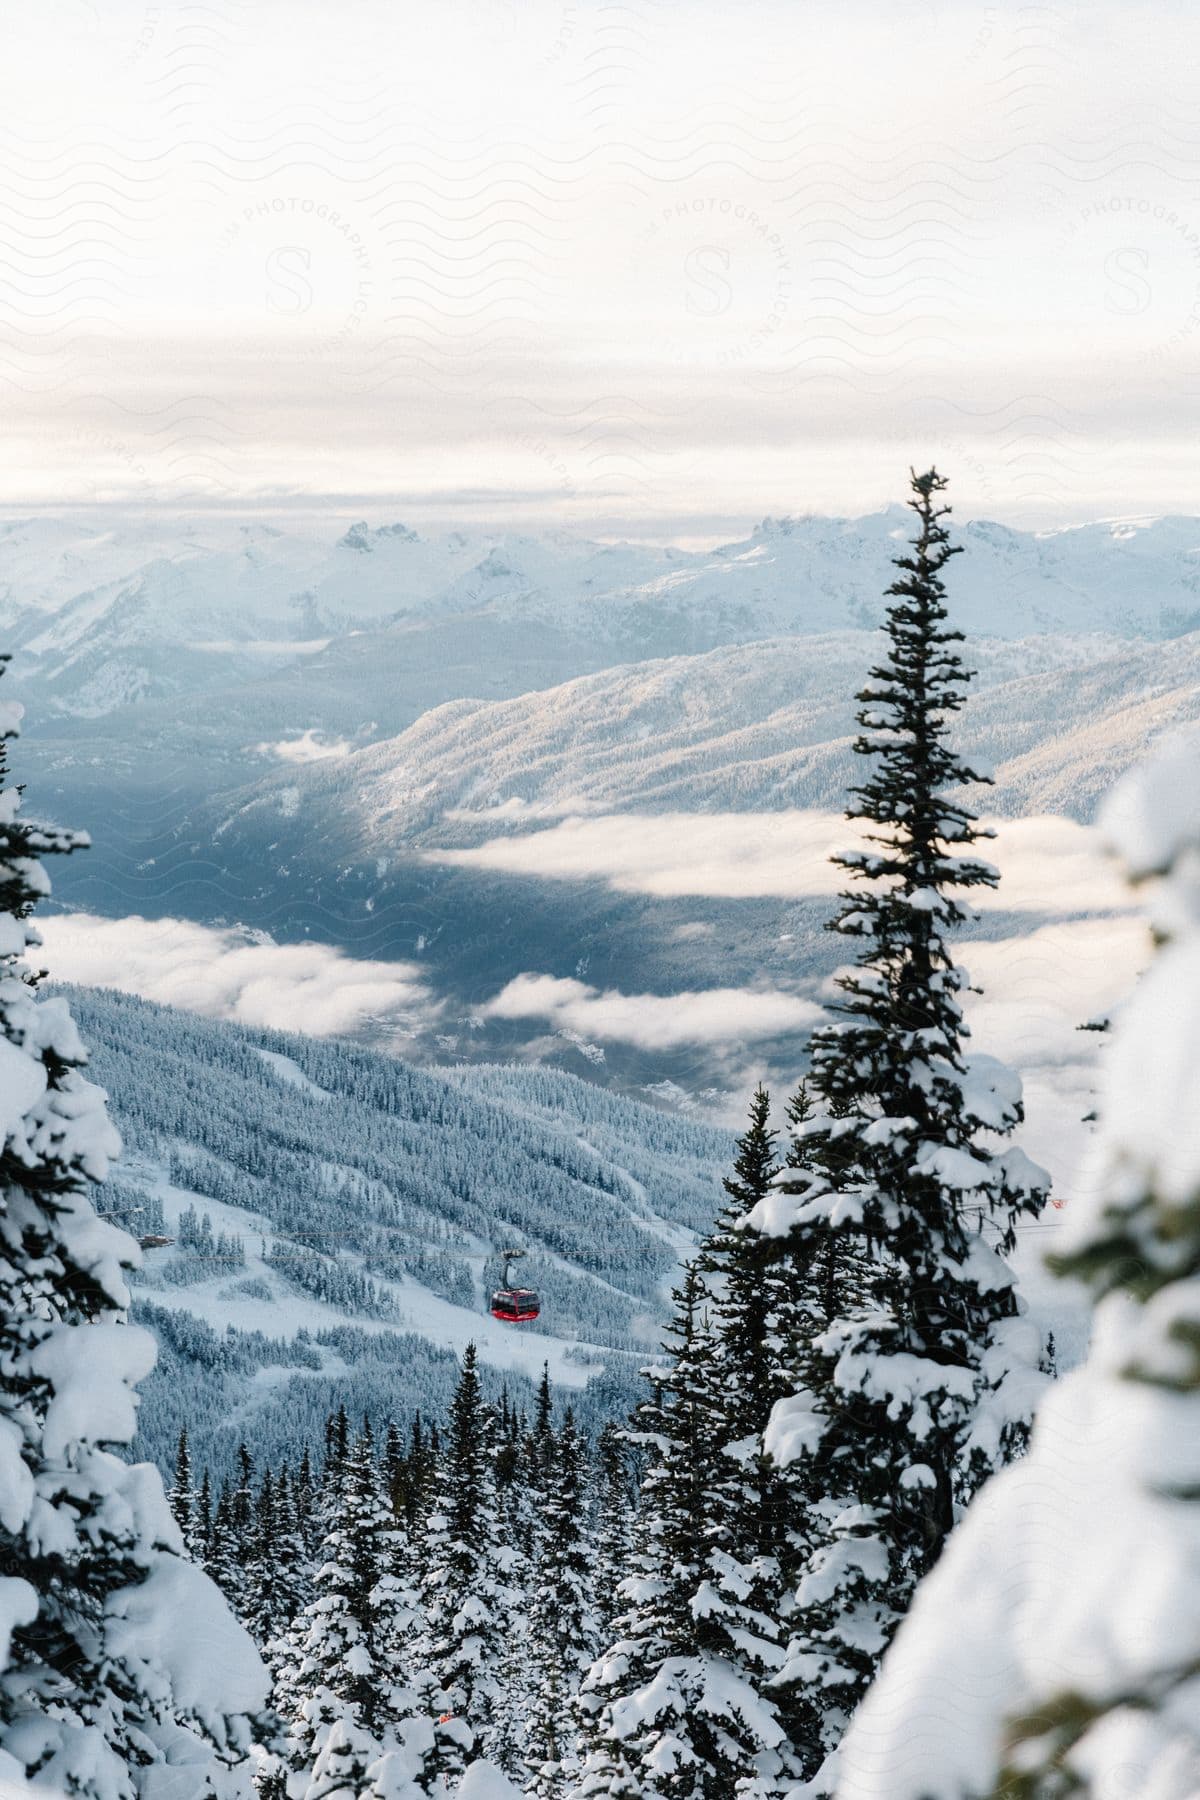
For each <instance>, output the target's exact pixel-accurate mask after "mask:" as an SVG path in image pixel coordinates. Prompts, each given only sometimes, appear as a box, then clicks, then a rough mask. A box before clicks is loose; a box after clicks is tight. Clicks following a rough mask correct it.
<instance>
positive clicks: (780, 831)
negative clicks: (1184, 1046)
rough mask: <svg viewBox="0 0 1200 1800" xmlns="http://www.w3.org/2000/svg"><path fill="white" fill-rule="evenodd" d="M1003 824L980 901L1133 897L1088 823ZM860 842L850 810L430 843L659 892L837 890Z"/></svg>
mask: <svg viewBox="0 0 1200 1800" xmlns="http://www.w3.org/2000/svg"><path fill="white" fill-rule="evenodd" d="M993 823H994V825H995V829H996V831H997V834H998V835H997V837H996V839H995V840H994V842H992V843H990V844H984V845H981V846H980V850H981V854H982V855H983V857H984V858H985V860H987V861H990V862H993V863H995V864H996V866H997V867H998V868H999V870H1000V873H1001V885H1000V889H999V891H998V892H997V893H991V892H989V891H987V890H980V891H978V892H977V893H976V894H974V895H973V896H972V900H973V904H975V905H976V906H977V907H978V908H979V909H980V910H981V911H983V910H995V909H997V908H1004V909H1006V910H1018V911H1026V910H1029V911H1035V912H1039V913H1051V914H1053V913H1059V914H1069V913H1072V912H1080V911H1088V912H1097V911H1109V910H1112V911H1125V910H1127V909H1128V908H1129V906H1130V900H1129V894H1128V890H1127V889H1126V887H1125V885H1124V883H1123V882H1122V881H1121V880H1120V877H1119V876H1118V874H1117V872H1116V870H1115V868H1114V867H1113V865H1112V863H1111V861H1110V859H1109V858H1108V857H1107V855H1106V854H1105V852H1104V850H1103V847H1102V845H1101V842H1100V839H1099V836H1098V834H1097V833H1096V832H1095V831H1094V830H1093V829H1092V828H1091V827H1090V826H1086V825H1080V824H1078V823H1077V822H1076V821H1075V820H1073V819H1064V818H1058V817H1041V818H1031V819H1004V820H997V821H994V822H993ZM853 842H854V834H853V832H852V830H851V828H850V827H849V826H848V825H847V823H846V820H845V819H844V818H843V817H842V816H841V814H840V813H826V812H812V811H801V810H795V811H790V812H770V813H659V814H654V815H645V814H633V813H607V814H604V815H601V816H599V817H572V818H568V819H564V820H562V821H561V823H559V824H556V825H553V826H550V827H548V828H547V829H546V830H544V831H533V832H524V833H519V834H513V835H507V836H503V837H496V838H493V839H492V840H491V841H490V842H489V843H486V844H481V845H478V846H476V847H474V848H471V849H462V850H439V851H431V852H429V860H430V861H436V862H441V863H455V864H458V865H459V866H461V867H465V868H476V869H496V870H503V871H504V872H505V873H509V874H517V875H533V876H538V877H540V878H542V879H544V880H550V881H595V880H600V881H605V882H607V884H608V885H609V887H611V888H613V889H615V890H617V891H619V892H622V893H641V894H652V895H656V896H657V897H659V898H660V899H681V898H684V897H697V898H698V897H702V896H705V897H709V898H714V899H730V900H743V899H778V900H796V899H802V898H805V897H820V896H822V895H833V894H835V893H837V892H838V890H839V889H840V888H841V887H842V886H843V885H844V884H845V881H846V876H845V873H844V871H842V870H840V869H838V868H837V867H836V866H835V865H834V864H832V863H831V862H830V860H829V858H830V856H831V855H832V854H833V853H834V852H835V851H837V850H842V849H845V848H847V847H848V846H849V845H851V844H853Z"/></svg>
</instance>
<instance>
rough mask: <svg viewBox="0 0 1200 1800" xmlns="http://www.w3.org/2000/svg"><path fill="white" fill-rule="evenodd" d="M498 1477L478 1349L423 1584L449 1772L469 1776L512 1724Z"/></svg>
mask: <svg viewBox="0 0 1200 1800" xmlns="http://www.w3.org/2000/svg"><path fill="white" fill-rule="evenodd" d="M498 1548H499V1546H498V1544H497V1534H496V1495H495V1473H494V1465H493V1460H492V1443H491V1429H490V1420H489V1416H488V1409H487V1407H486V1406H485V1405H484V1401H483V1397H482V1394H481V1392H480V1386H479V1372H478V1365H477V1359H476V1352H475V1346H474V1344H468V1346H467V1348H466V1351H465V1352H464V1355H463V1364H462V1371H461V1373H460V1375H459V1379H458V1384H457V1386H456V1388H455V1392H454V1401H453V1404H452V1406H451V1409H450V1425H449V1430H448V1432H447V1435H446V1444H445V1450H444V1454H443V1458H442V1470H441V1476H440V1482H439V1489H438V1492H437V1495H436V1497H435V1499H434V1502H433V1507H432V1510H431V1512H430V1514H429V1519H428V1525H427V1530H426V1536H425V1549H424V1570H423V1576H422V1583H421V1600H422V1611H423V1613H424V1616H425V1633H426V1635H425V1639H424V1642H423V1645H422V1660H423V1663H424V1665H425V1667H426V1668H427V1669H428V1672H429V1675H430V1677H431V1679H432V1680H433V1681H434V1682H435V1683H436V1686H437V1688H438V1690H439V1691H440V1693H441V1694H442V1695H443V1696H444V1708H443V1710H444V1712H445V1713H446V1714H447V1715H448V1717H447V1718H446V1719H445V1720H444V1722H443V1728H442V1729H441V1730H440V1732H439V1738H438V1747H437V1757H438V1766H439V1769H440V1771H441V1772H442V1773H443V1774H445V1775H448V1776H455V1775H458V1774H461V1772H462V1769H463V1767H464V1765H465V1761H466V1755H467V1752H469V1751H470V1750H471V1748H472V1747H473V1746H474V1747H476V1748H478V1749H489V1748H490V1747H491V1743H492V1739H493V1736H494V1735H495V1733H496V1731H497V1729H498V1728H499V1727H500V1726H501V1724H502V1704H501V1703H502V1700H503V1694H504V1689H503V1683H502V1679H501V1671H502V1670H503V1667H504V1664H505V1660H506V1655H507V1638H508V1635H509V1631H510V1626H511V1623H512V1616H513V1613H514V1609H515V1607H516V1596H515V1595H514V1594H513V1593H512V1592H511V1590H510V1588H509V1586H508V1584H507V1581H506V1580H505V1579H504V1577H503V1574H502V1570H501V1568H500V1567H499V1566H498V1558H497V1552H498Z"/></svg>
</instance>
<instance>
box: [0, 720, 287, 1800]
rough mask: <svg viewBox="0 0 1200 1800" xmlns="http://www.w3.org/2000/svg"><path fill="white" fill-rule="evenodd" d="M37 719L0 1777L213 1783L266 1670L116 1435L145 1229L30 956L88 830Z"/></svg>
mask: <svg viewBox="0 0 1200 1800" xmlns="http://www.w3.org/2000/svg"><path fill="white" fill-rule="evenodd" d="M19 719H20V708H19V707H17V706H14V705H12V704H5V705H3V706H0V1444H2V1445H3V1457H2V1459H0V1462H2V1471H0V1783H2V1784H3V1785H5V1786H8V1785H17V1784H18V1783H21V1782H22V1778H23V1777H25V1776H32V1775H36V1778H37V1781H38V1783H39V1785H40V1786H41V1788H42V1789H43V1790H44V1791H46V1792H57V1793H62V1794H75V1795H87V1796H89V1797H90V1796H97V1797H99V1796H103V1800H135V1797H136V1796H138V1795H141V1794H143V1793H145V1794H149V1793H151V1792H161V1791H163V1790H162V1786H161V1783H158V1784H157V1785H156V1782H157V1778H158V1777H159V1776H160V1775H166V1778H167V1779H168V1780H169V1779H170V1776H169V1773H168V1772H167V1769H166V1765H167V1763H168V1760H169V1761H170V1762H172V1763H175V1764H179V1763H182V1762H187V1761H189V1760H190V1762H191V1764H192V1772H193V1775H194V1789H193V1791H194V1792H196V1793H197V1794H198V1795H199V1794H205V1793H208V1794H211V1793H212V1792H214V1785H213V1784H214V1782H216V1781H217V1780H218V1779H219V1778H220V1773H221V1772H220V1768H219V1761H220V1760H228V1761H238V1760H241V1758H242V1756H243V1754H244V1751H245V1749H246V1747H247V1744H248V1720H247V1717H246V1714H247V1713H248V1712H250V1711H257V1710H258V1708H259V1707H260V1706H261V1704H262V1702H263V1700H264V1698H265V1687H264V1684H263V1675H264V1671H263V1669H262V1665H261V1663H260V1662H259V1659H258V1657H257V1656H256V1654H255V1652H254V1649H253V1646H252V1644H251V1643H250V1641H249V1639H248V1638H246V1636H245V1634H244V1633H243V1632H242V1631H241V1630H240V1629H239V1627H238V1626H237V1624H236V1623H235V1621H234V1620H233V1619H232V1617H231V1616H230V1614H229V1612H228V1610H227V1609H226V1607H225V1606H224V1604H223V1602H222V1601H221V1599H220V1596H219V1595H218V1594H217V1592H216V1591H215V1589H214V1588H213V1587H212V1585H211V1583H210V1582H208V1581H207V1580H206V1578H205V1577H204V1575H203V1574H202V1573H201V1572H200V1570H198V1569H197V1568H196V1567H195V1566H194V1565H193V1564H192V1563H191V1562H189V1561H188V1560H187V1559H186V1557H185V1556H184V1555H183V1540H182V1537H181V1535H180V1532H179V1528H178V1526H177V1525H176V1523H175V1520H174V1518H173V1517H172V1514H171V1510H170V1507H169V1506H168V1504H167V1500H166V1495H165V1494H164V1492H163V1485H162V1481H161V1478H160V1477H159V1475H158V1474H157V1472H156V1471H155V1470H153V1469H151V1468H150V1467H149V1466H147V1465H140V1466H136V1467H131V1466H130V1465H128V1464H127V1463H125V1462H124V1461H123V1460H122V1459H121V1456H120V1454H119V1452H120V1451H121V1450H122V1448H123V1447H125V1446H127V1445H128V1443H129V1441H130V1439H131V1438H132V1436H133V1433H134V1429H135V1423H136V1385H137V1383H138V1381H139V1380H140V1379H141V1378H142V1377H143V1376H144V1375H145V1374H146V1373H147V1371H148V1370H149V1369H150V1367H151V1366H152V1364H153V1361H154V1346H153V1342H152V1340H151V1339H150V1338H149V1337H148V1336H147V1334H146V1333H144V1332H143V1331H141V1330H140V1329H138V1328H137V1327H134V1326H130V1325H128V1324H126V1323H125V1317H126V1312H127V1309H128V1306H129V1294H128V1291H127V1289H126V1286H125V1280H124V1277H125V1273H126V1271H127V1270H128V1269H130V1268H132V1267H133V1266H134V1265H135V1264H136V1261H137V1251H136V1247H135V1246H134V1244H133V1243H132V1241H131V1240H130V1239H129V1238H128V1237H126V1236H125V1235H124V1233H122V1232H120V1231H118V1230H117V1229H116V1228H115V1227H114V1226H112V1225H109V1224H104V1223H102V1222H101V1221H100V1220H98V1218H97V1216H96V1212H95V1210H94V1208H93V1205H92V1202H91V1199H90V1198H89V1194H88V1187H89V1183H91V1182H94V1181H97V1180H101V1179H103V1177H104V1174H105V1172H106V1166H107V1162H108V1159H109V1158H110V1157H111V1156H113V1155H114V1154H115V1153H116V1151H117V1150H118V1148H119V1145H118V1143H117V1139H116V1134H115V1132H114V1131H113V1129H112V1126H111V1125H110V1124H109V1122H108V1119H107V1115H106V1113H105V1109H104V1096H103V1094H102V1093H101V1092H100V1090H99V1089H98V1088H96V1087H94V1086H93V1085H92V1084H91V1083H90V1082H88V1081H87V1080H86V1079H85V1077H84V1075H83V1073H82V1070H83V1067H84V1065H85V1063H86V1060H87V1058H86V1053H85V1051H84V1048H83V1045H82V1043H81V1041H80V1038H79V1035H78V1033H77V1031H76V1028H75V1024H74V1021H73V1020H72V1018H71V1014H70V1011H69V1009H68V1006H67V1003H66V1001H65V1000H64V999H62V998H56V999H50V1000H41V999H40V998H39V996H38V992H37V988H38V979H39V977H38V975H37V974H36V973H35V972H34V971H33V970H32V969H31V968H30V966H29V964H28V963H27V962H26V961H25V957H26V955H27V953H28V952H29V951H30V950H32V949H35V948H36V946H37V944H38V943H39V941H40V940H39V938H38V935H37V932H36V930H35V929H34V927H33V926H32V924H31V923H30V914H31V913H32V911H33V909H34V906H35V905H36V903H37V901H38V900H39V899H40V898H41V897H42V896H43V895H44V894H45V893H46V892H47V890H48V883H47V881H46V878H45V875H44V872H43V870H42V866H41V863H40V861H39V858H40V857H41V856H43V855H47V854H57V853H64V852H69V851H72V850H74V849H75V848H76V847H77V846H78V845H80V844H81V843H83V842H86V840H85V839H81V838H79V837H77V836H76V835H75V834H73V833H71V832H68V831H63V830H59V829H56V828H51V827H38V826H35V825H31V824H28V823H26V822H25V821H24V820H23V819H22V817H21V810H20V809H21V792H20V789H18V788H16V787H14V786H11V785H10V784H9V781H8V769H7V748H6V746H7V740H9V739H11V738H13V737H15V735H16V732H17V726H18V722H19ZM195 1632H198V1633H199V1634H200V1635H201V1637H202V1639H203V1640H204V1641H205V1643H206V1647H207V1651H208V1654H207V1656H206V1658H205V1659H203V1666H201V1664H200V1662H199V1661H198V1660H197V1658H196V1657H195V1656H194V1654H193V1651H192V1642H191V1636H192V1634H193V1633H195Z"/></svg>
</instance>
